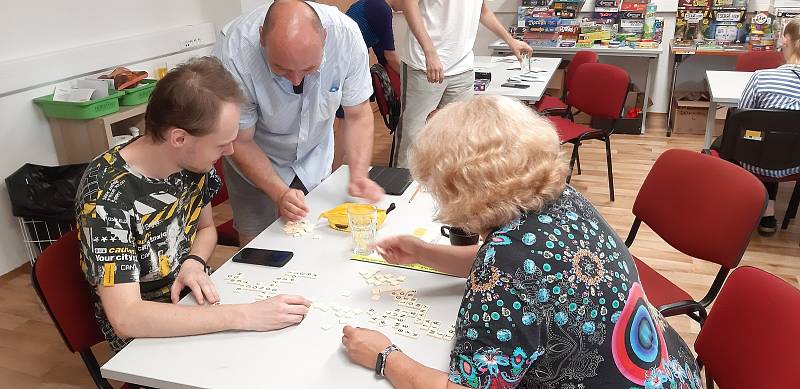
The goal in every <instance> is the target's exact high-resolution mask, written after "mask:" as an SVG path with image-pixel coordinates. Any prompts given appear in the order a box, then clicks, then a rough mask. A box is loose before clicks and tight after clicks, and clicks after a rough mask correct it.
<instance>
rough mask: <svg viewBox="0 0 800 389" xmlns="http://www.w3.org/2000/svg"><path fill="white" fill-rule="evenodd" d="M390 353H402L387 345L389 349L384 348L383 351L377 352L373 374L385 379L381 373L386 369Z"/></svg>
mask: <svg viewBox="0 0 800 389" xmlns="http://www.w3.org/2000/svg"><path fill="white" fill-rule="evenodd" d="M392 351H400V352H403V350H400V349H399V348H398V347H397V346H395V345H394V344H391V345H389V347H386V348H385V349H384V350H383V351H381V352H379V353H378V359H377V360H376V361H375V374H377V375H379V376H381V377H385V376H384V374H383V372H384V370H385V369H386V359H387V358H389V354H391V353H392Z"/></svg>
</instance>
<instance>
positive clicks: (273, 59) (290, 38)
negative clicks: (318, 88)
mask: <svg viewBox="0 0 800 389" xmlns="http://www.w3.org/2000/svg"><path fill="white" fill-rule="evenodd" d="M326 35H327V34H326V32H325V29H324V28H323V27H322V21H321V20H320V18H319V15H317V12H316V11H314V8H312V7H311V6H310V5H309V4H308V3H306V2H305V1H300V0H276V1H275V2H274V3H272V5H271V6H270V7H269V9H268V10H267V16H266V17H264V25H263V26H262V28H261V46H263V47H264V49H265V51H266V54H267V63H268V64H269V66H270V68H271V69H272V71H273V72H275V73H276V74H278V75H279V76H281V77H284V78H286V79H288V80H289V81H291V82H292V84H294V85H300V83H301V82H302V81H303V78H304V77H305V76H306V75H308V74H310V73H312V72H314V71H316V70H317V69H319V66H320V64H321V63H322V52H323V49H324V47H325V37H326Z"/></svg>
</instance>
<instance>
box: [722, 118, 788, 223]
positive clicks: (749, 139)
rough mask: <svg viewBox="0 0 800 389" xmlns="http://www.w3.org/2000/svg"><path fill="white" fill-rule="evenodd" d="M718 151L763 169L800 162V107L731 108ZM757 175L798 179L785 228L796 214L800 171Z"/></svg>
mask: <svg viewBox="0 0 800 389" xmlns="http://www.w3.org/2000/svg"><path fill="white" fill-rule="evenodd" d="M716 151H717V153H718V155H719V157H720V158H722V159H725V160H728V161H731V162H742V163H746V164H748V165H752V166H757V167H760V168H762V169H768V170H783V169H790V168H794V167H797V166H800V111H785V110H773V109H738V108H734V109H730V110H728V116H727V117H726V119H725V129H724V130H723V133H722V139H721V142H720V145H719V149H718V150H716ZM713 154H715V153H714V151H712V155H713ZM754 175H755V176H756V177H758V178H759V179H760V180H761V181H763V182H790V181H794V182H795V186H794V191H793V192H792V197H791V199H790V200H789V205H788V207H787V208H786V214H785V216H784V217H783V222H782V223H781V229H786V228H787V227H788V226H789V223H790V222H791V220H792V219H794V218H795V216H796V215H797V208H798V203H800V174H793V175H790V176H787V177H782V178H775V177H768V176H763V175H759V174H754Z"/></svg>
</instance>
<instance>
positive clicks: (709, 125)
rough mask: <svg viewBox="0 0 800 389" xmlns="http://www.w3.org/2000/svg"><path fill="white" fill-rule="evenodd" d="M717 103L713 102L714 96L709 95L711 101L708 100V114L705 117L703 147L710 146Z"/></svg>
mask: <svg viewBox="0 0 800 389" xmlns="http://www.w3.org/2000/svg"><path fill="white" fill-rule="evenodd" d="M717 107H718V105H717V103H716V102H714V96H711V101H709V102H708V116H707V117H706V137H705V139H704V140H703V149H707V148H709V147H711V140H712V139H711V138H713V137H714V124H716V123H715V121H716V119H717Z"/></svg>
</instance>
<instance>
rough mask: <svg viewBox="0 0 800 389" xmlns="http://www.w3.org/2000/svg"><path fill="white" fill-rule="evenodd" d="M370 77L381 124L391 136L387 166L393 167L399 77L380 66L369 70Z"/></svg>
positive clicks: (397, 120)
mask: <svg viewBox="0 0 800 389" xmlns="http://www.w3.org/2000/svg"><path fill="white" fill-rule="evenodd" d="M370 74H371V75H372V89H373V90H374V96H375V103H376V104H377V105H378V112H380V114H381V117H382V118H383V123H384V124H386V128H388V129H389V134H391V135H392V148H391V151H390V152H389V165H390V166H393V165H394V151H395V150H394V149H395V143H396V142H397V126H398V125H399V124H400V113H401V112H402V111H401V106H400V94H401V88H400V76H399V75H398V74H397V73H395V72H394V71H393V70H392V69H391V68H384V67H383V66H381V64H377V63H376V64H374V65H372V67H371V68H370Z"/></svg>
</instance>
